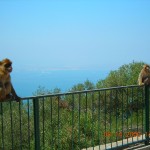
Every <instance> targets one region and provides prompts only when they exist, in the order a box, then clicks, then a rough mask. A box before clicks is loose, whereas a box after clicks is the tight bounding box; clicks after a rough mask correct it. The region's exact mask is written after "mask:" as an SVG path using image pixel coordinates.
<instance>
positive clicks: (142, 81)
mask: <svg viewBox="0 0 150 150" xmlns="http://www.w3.org/2000/svg"><path fill="white" fill-rule="evenodd" d="M138 84H139V85H150V66H149V65H147V64H146V65H144V66H143V69H142V70H141V72H140V74H139V78H138Z"/></svg>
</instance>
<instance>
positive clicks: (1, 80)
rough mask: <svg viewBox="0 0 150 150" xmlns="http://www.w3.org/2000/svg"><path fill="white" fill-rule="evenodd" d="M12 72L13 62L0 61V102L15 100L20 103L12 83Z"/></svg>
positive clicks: (7, 60)
mask: <svg viewBox="0 0 150 150" xmlns="http://www.w3.org/2000/svg"><path fill="white" fill-rule="evenodd" d="M11 72H12V62H11V61H10V60H9V59H7V58H6V59H3V60H2V61H0V102H2V101H5V100H8V99H15V100H16V101H20V99H21V98H20V97H19V96H18V95H17V94H16V92H15V90H14V88H13V85H12V83H11V76H10V73H11Z"/></svg>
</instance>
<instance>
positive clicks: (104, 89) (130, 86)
mask: <svg viewBox="0 0 150 150" xmlns="http://www.w3.org/2000/svg"><path fill="white" fill-rule="evenodd" d="M142 86H143V85H142ZM142 86H139V85H129V86H118V87H110V88H101V89H93V90H84V91H74V92H65V93H55V94H46V95H38V96H31V97H23V98H21V100H26V99H35V98H44V97H54V96H63V95H70V94H82V93H88V92H98V91H107V90H113V89H124V88H134V87H142ZM143 87H144V86H143Z"/></svg>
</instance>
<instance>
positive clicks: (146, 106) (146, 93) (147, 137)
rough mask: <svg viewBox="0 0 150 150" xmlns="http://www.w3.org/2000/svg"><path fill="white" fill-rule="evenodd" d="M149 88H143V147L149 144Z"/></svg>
mask: <svg viewBox="0 0 150 150" xmlns="http://www.w3.org/2000/svg"><path fill="white" fill-rule="evenodd" d="M149 87H150V86H145V132H146V133H145V138H146V141H145V145H148V144H149Z"/></svg>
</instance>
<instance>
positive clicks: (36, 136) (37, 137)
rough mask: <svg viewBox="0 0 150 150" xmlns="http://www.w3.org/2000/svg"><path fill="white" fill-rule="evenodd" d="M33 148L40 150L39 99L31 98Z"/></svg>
mask: <svg viewBox="0 0 150 150" xmlns="http://www.w3.org/2000/svg"><path fill="white" fill-rule="evenodd" d="M33 108H34V110H33V111H34V139H35V150H40V128H39V124H40V122H39V99H38V98H34V99H33Z"/></svg>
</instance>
